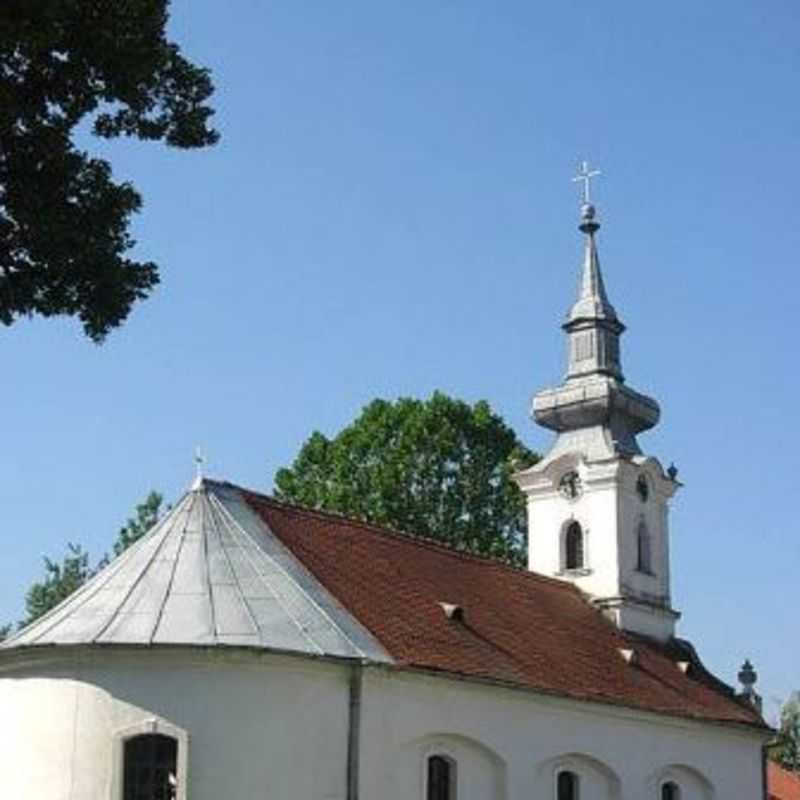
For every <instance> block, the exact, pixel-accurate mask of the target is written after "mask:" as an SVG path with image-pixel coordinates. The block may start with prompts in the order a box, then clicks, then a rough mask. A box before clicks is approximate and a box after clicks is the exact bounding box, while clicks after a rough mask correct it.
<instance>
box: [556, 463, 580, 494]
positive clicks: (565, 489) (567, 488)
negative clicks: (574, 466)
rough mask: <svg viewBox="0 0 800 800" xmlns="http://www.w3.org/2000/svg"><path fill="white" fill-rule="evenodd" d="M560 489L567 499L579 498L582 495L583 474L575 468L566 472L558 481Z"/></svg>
mask: <svg viewBox="0 0 800 800" xmlns="http://www.w3.org/2000/svg"><path fill="white" fill-rule="evenodd" d="M558 491H559V492H561V494H562V495H563V496H564V497H566V498H567V500H577V499H578V497H580V494H581V491H582V486H581V476H580V475H578V473H577V472H575V470H571V471H570V472H565V473H564V474H563V475H562V476H561V480H560V481H559V482H558Z"/></svg>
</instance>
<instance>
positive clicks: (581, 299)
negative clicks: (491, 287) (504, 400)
mask: <svg viewBox="0 0 800 800" xmlns="http://www.w3.org/2000/svg"><path fill="white" fill-rule="evenodd" d="M596 174H599V173H597V172H596V171H594V172H590V171H589V169H588V166H587V165H586V164H585V163H584V165H583V171H582V173H581V174H580V175H579V176H578V180H583V181H584V182H585V185H586V188H585V189H584V198H583V200H584V202H583V205H582V206H581V216H580V223H579V225H578V228H579V230H580V231H581V232H582V233H583V235H584V258H583V265H582V268H581V276H580V282H579V288H578V298H577V300H576V302H575V303H574V305H573V306H572V308H571V309H570V311H569V313H568V314H567V319H566V321H565V322H564V323H563V325H562V327H563V329H564V331H565V333H566V334H567V340H568V358H567V373H566V377H565V379H564V382H563V383H562V384H561V385H560V386H557V387H555V388H551V389H545V390H543V391H540V392H538V393H537V394H536V395H535V396H534V398H533V407H532V410H531V415H532V416H533V418H534V419H535V421H536V422H537V423H538V424H539V425H541V426H543V427H545V428H548V429H550V430H552V431H555V432H556V434H557V435H556V438H555V441H554V443H553V445H552V446H551V448H550V450H549V451H548V452H547V453H546V454H545V456H544V458H543V459H542V460H541V461H540V462H539V463H537V464H536V465H535V466H534V467H532V468H530V469H528V470H526V471H524V472H522V473H520V474H519V475H517V481H518V483H519V485H520V487H521V488H522V490H523V491H524V492H525V493H526V495H527V498H528V530H529V567H530V569H531V570H533V571H535V572H540V573H543V574H547V575H552V576H555V577H559V578H562V579H564V580H569V581H571V582H574V583H575V584H576V585H578V586H579V587H580V588H581V589H583V590H584V591H586V592H587V594H589V595H591V597H592V598H593V600H594V602H595V603H596V604H597V605H598V606H600V607H601V608H603V609H604V611H606V613H607V614H608V615H609V616H610V617H611V618H613V619H614V620H615V622H617V624H618V625H619V626H620V627H622V628H626V629H628V630H633V631H636V632H638V633H643V634H645V635H649V636H653V637H655V638H658V639H662V640H664V639H668V638H669V637H670V636H672V634H673V632H674V624H675V620H676V619H677V618H678V616H679V614H678V613H677V612H676V611H673V610H672V608H671V601H670V579H669V536H668V501H669V499H670V498H671V497H672V495H673V494H674V493H675V491H676V490H677V488H678V487H679V485H680V484H678V482H677V481H676V480H675V479H674V474H667V473H666V472H665V471H664V470H663V468H662V466H661V464H660V463H659V462H658V461H657V460H656V459H655V458H652V457H647V456H645V455H643V454H642V451H641V448H640V447H639V443H638V441H637V438H636V437H637V435H638V434H640V433H642V432H643V431H646V430H648V429H649V428H652V427H653V426H654V425H656V423H657V422H658V420H659V416H660V410H659V406H658V403H656V401H655V400H653V399H652V398H650V397H647V396H646V395H644V394H640V393H639V392H636V391H634V390H633V389H631V388H630V387H629V386H627V385H626V384H625V378H624V375H623V371H622V360H621V354H620V337H621V335H622V333H623V332H624V331H625V325H624V324H623V323H622V321H621V320H620V319H619V317H618V316H617V312H616V311H615V309H614V307H613V306H612V305H611V303H610V302H609V299H608V294H607V292H606V287H605V284H604V281H603V275H602V272H601V270H600V258H599V255H598V249H597V241H596V237H597V232H598V230H599V229H600V224H599V222H598V220H597V210H596V208H595V206H594V205H592V203H591V202H590V198H589V193H588V180H589V178H590V177H592V176H593V175H596Z"/></svg>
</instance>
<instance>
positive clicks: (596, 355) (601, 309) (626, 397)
mask: <svg viewBox="0 0 800 800" xmlns="http://www.w3.org/2000/svg"><path fill="white" fill-rule="evenodd" d="M599 174H600V172H599V170H596V169H594V170H592V169H589V165H588V164H587V163H586V162H583V164H582V165H581V168H580V171H579V172H578V175H576V176H575V178H573V180H574V181H580V182H582V183H583V192H582V195H583V196H582V204H581V217H580V222H579V224H578V229H579V230H580V231H581V233H582V234H583V236H584V248H583V249H584V255H583V265H582V267H581V277H580V283H579V285H578V298H577V300H576V301H575V303H574V305H573V306H572V308H571V309H570V311H569V313H568V314H567V318H566V321H565V322H564V323H563V325H562V328H563V329H564V331H565V333H566V334H567V338H568V359H567V374H566V379H565V381H564V384H563V385H562V386H560V387H558V388H556V389H546V390H544V391H542V392H539V393H538V394H537V395H536V397H535V398H534V402H533V415H534V418H535V419H536V421H537V422H538V423H539V424H540V425H543V426H544V427H546V428H551V429H553V430H556V431H558V432H559V433H566V432H569V431H579V430H586V429H587V428H592V427H595V426H599V427H598V428H597V430H598V431H600V432H601V433H602V436H601V438H600V439H598V442H600V441H601V439H602V441H606V439H607V440H608V441H609V442H610V443H611V445H612V449H613V452H616V453H639V452H641V451H640V450H639V446H638V444H637V442H636V434H637V433H639V432H640V431H643V430H647V429H648V428H652V427H653V425H655V424H656V422H657V421H658V417H659V410H658V404H657V403H656V402H655V400H652V399H651V398H649V397H645V396H644V395H640V394H639V393H638V392H635V391H633V390H632V389H629V388H628V387H626V386H625V385H624V383H625V377H624V375H623V374H622V362H621V359H620V344H619V337H620V335H621V334H622V333H623V332H624V331H625V325H624V324H623V323H622V321H621V320H620V319H619V317H618V316H617V312H616V311H615V309H614V306H612V305H611V303H610V302H609V299H608V293H607V292H606V287H605V283H604V281H603V274H602V272H601V270H600V257H599V255H598V250H597V232H598V231H599V230H600V223H599V222H598V220H597V209H596V208H595V206H594V205H593V204H592V202H591V197H590V194H589V182H590V180H591V179H592V178H594V177H596V176H597V175H599ZM603 431H605V433H603ZM606 434H608V436H606ZM559 441H560V445H559V446H557V447H555V448H554V450H553V451H552V452H553V454H554V455H555V454H556V453H557V452H560V451H561V447H562V446H563V447H564V448H568V447H572V443H571V442H572V440H571V439H564V440H563V441H561V440H559ZM600 449H602V448H600ZM598 452H599V450H598Z"/></svg>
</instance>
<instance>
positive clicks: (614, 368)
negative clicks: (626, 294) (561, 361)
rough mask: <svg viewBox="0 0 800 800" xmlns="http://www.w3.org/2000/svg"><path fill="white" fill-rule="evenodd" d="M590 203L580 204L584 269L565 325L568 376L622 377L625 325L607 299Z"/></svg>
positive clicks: (598, 225)
mask: <svg viewBox="0 0 800 800" xmlns="http://www.w3.org/2000/svg"><path fill="white" fill-rule="evenodd" d="M596 214H597V212H596V210H595V207H594V206H593V205H592V204H591V203H584V204H583V206H582V207H581V222H580V225H579V226H578V228H579V229H580V230H581V231H582V232H583V234H584V236H585V241H584V256H583V269H582V271H581V280H580V286H579V288H578V299H577V301H576V302H575V305H573V306H572V308H571V309H570V312H569V314H568V315H567V321H566V322H565V323H564V325H563V328H564V330H565V331H566V332H567V334H568V335H569V343H570V346H569V365H568V371H567V380H574V379H576V378H580V377H582V376H585V375H592V374H597V375H611V376H613V377H615V378H618V379H619V380H620V381H623V380H624V378H623V375H622V366H621V364H620V355H619V337H620V334H621V333H622V332H623V331H624V330H625V326H624V325H623V324H622V322H621V321H620V320H619V318H618V317H617V312H616V311H615V310H614V306H612V305H611V303H610V302H609V301H608V294H607V293H606V287H605V283H604V282H603V273H602V272H601V270H600V258H599V256H598V254H597V241H596V240H595V234H596V233H597V231H598V230H599V229H600V223H599V222H598V221H597V219H596Z"/></svg>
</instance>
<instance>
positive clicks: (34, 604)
mask: <svg viewBox="0 0 800 800" xmlns="http://www.w3.org/2000/svg"><path fill="white" fill-rule="evenodd" d="M44 571H45V576H44V580H42V581H37V582H36V583H34V584H33V586H31V588H30V589H29V590H28V593H27V595H26V596H25V611H26V617H25V619H24V620H23V625H30V623H31V622H34V621H35V620H37V619H39V617H41V616H42V615H43V614H46V613H47V612H48V611H49V610H50V609H51V608H55V606H57V605H58V604H59V603H60V602H61V601H62V600H64V599H65V598H67V597H68V596H69V595H71V594H72V593H73V592H74V591H75V590H76V589H79V588H80V587H81V586H83V584H84V583H86V581H88V580H89V578H91V577H92V575H93V574H94V571H93V570H92V569H91V567H90V566H89V554H88V553H87V552H86V551H85V550H84V549H83V548H82V547H81V546H80V545H77V544H72V543H70V544H68V545H67V553H66V555H65V556H64V558H63V559H62V560H61V562H60V563H58V562H56V561H52V560H51V559H49V558H45V560H44Z"/></svg>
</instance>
